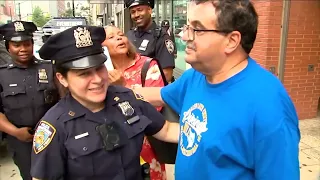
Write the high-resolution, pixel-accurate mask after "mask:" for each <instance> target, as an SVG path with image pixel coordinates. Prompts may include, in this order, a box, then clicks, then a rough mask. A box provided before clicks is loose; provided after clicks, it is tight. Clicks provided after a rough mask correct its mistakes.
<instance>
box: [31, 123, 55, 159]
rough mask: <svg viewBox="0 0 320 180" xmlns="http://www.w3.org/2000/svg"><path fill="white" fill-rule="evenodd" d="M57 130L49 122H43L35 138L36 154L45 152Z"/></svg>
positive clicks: (34, 147) (34, 148)
mask: <svg viewBox="0 0 320 180" xmlns="http://www.w3.org/2000/svg"><path fill="white" fill-rule="evenodd" d="M55 134H56V129H55V128H54V127H53V126H52V125H51V124H50V123H48V122H47V121H44V120H41V121H40V123H39V125H38V127H37V130H36V132H35V134H34V137H33V150H34V152H35V153H36V154H39V153H40V152H41V151H43V150H44V149H45V148H46V147H48V145H49V144H50V142H51V141H52V139H53V137H54V135H55Z"/></svg>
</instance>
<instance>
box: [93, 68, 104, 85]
mask: <svg viewBox="0 0 320 180" xmlns="http://www.w3.org/2000/svg"><path fill="white" fill-rule="evenodd" d="M92 76H93V77H92V82H93V83H96V84H99V83H101V82H102V77H101V76H100V75H99V73H98V72H97V71H95V72H94V73H92Z"/></svg>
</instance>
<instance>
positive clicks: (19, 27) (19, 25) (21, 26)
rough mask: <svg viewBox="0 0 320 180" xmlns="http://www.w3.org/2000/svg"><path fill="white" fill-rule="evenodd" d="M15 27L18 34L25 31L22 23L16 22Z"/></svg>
mask: <svg viewBox="0 0 320 180" xmlns="http://www.w3.org/2000/svg"><path fill="white" fill-rule="evenodd" d="M13 25H14V30H15V31H16V32H19V31H25V29H24V26H23V24H22V22H15V23H14V24H13Z"/></svg>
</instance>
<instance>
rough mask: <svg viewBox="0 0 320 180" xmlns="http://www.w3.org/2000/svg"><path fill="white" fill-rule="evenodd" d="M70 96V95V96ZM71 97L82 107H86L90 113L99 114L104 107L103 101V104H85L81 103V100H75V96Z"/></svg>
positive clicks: (84, 102)
mask: <svg viewBox="0 0 320 180" xmlns="http://www.w3.org/2000/svg"><path fill="white" fill-rule="evenodd" d="M71 95H72V94H71ZM72 97H73V98H74V99H75V100H76V101H78V102H79V103H80V104H81V105H82V106H84V107H86V108H87V109H89V110H90V111H91V112H94V113H95V112H99V111H101V110H102V109H103V108H104V106H105V103H104V101H103V102H100V103H94V102H86V101H83V100H81V99H80V98H77V97H76V96H74V95H72Z"/></svg>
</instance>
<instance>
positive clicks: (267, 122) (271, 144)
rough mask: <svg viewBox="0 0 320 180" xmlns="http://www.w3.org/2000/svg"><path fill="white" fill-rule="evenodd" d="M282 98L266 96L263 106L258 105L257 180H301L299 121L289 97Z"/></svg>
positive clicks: (256, 121) (256, 136) (256, 129)
mask: <svg viewBox="0 0 320 180" xmlns="http://www.w3.org/2000/svg"><path fill="white" fill-rule="evenodd" d="M275 88H276V87H275ZM269 93H270V92H269ZM278 94H279V95H271V96H270V94H266V95H264V97H262V98H261V100H260V102H261V103H259V105H257V106H258V107H257V108H258V109H257V111H256V117H255V132H256V134H255V137H254V139H255V143H254V164H255V165H254V172H255V179H260V180H264V179H265V180H269V179H290V180H298V179H300V174H299V171H300V169H299V141H300V131H299V126H298V117H297V115H296V111H295V108H294V105H293V103H292V102H291V100H290V98H289V96H288V95H285V94H281V93H278Z"/></svg>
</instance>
